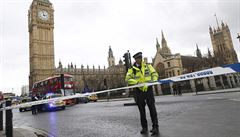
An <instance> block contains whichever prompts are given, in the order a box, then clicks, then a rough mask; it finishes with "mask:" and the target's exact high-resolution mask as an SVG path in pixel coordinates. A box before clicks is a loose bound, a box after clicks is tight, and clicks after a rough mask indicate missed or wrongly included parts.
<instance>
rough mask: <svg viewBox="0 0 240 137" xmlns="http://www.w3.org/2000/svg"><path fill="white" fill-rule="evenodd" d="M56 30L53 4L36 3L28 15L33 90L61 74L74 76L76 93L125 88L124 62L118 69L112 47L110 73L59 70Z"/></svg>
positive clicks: (46, 2) (94, 70)
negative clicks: (38, 83)
mask: <svg viewBox="0 0 240 137" xmlns="http://www.w3.org/2000/svg"><path fill="white" fill-rule="evenodd" d="M53 30H54V9H53V5H52V3H51V2H50V1H49V0H33V1H32V4H31V6H30V9H29V11H28V31H29V58H30V62H29V63H30V75H29V87H30V89H31V87H32V85H33V83H34V82H36V81H39V80H42V79H45V78H47V77H50V76H54V75H59V74H62V73H67V74H71V75H73V76H74V78H75V80H76V90H77V91H80V90H81V89H82V88H83V87H84V86H86V85H88V86H89V87H90V88H91V89H94V90H102V89H106V88H116V87H121V86H124V85H125V81H124V77H125V69H124V66H123V64H122V62H121V61H120V62H119V65H115V58H114V56H113V52H112V49H111V47H109V56H108V63H109V67H108V68H107V69H105V67H104V68H103V69H101V68H100V67H98V68H97V69H95V68H94V66H93V68H91V69H90V68H89V67H88V66H87V68H84V67H83V66H81V68H76V66H75V67H73V66H72V65H71V66H68V68H63V67H62V65H60V66H59V67H58V68H56V67H55V60H54V37H53Z"/></svg>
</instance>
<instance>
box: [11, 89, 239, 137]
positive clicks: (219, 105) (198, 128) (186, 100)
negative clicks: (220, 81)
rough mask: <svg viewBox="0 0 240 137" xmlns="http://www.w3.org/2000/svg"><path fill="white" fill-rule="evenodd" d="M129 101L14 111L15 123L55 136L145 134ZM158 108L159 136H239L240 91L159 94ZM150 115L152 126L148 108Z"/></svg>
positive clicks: (114, 136) (120, 136)
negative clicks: (179, 94) (58, 108)
mask: <svg viewBox="0 0 240 137" xmlns="http://www.w3.org/2000/svg"><path fill="white" fill-rule="evenodd" d="M129 102H130V103H131V102H133V100H125V101H112V102H96V103H88V104H78V105H75V106H72V107H67V108H66V110H63V111H56V112H44V113H39V114H38V115H36V116H33V115H31V112H23V113H20V112H18V110H14V111H13V125H14V126H15V127H23V126H27V127H33V128H37V129H41V130H44V131H47V132H49V133H51V134H52V135H54V136H56V137H142V135H141V134H140V133H139V131H140V129H141V128H140V120H139V112H138V109H137V107H136V106H123V104H124V103H129ZM156 108H157V112H158V118H159V126H160V135H159V137H239V136H240V130H239V129H240V118H239V116H240V92H234V93H222V94H210V95H198V96H194V95H183V96H158V97H156ZM147 116H148V122H149V127H151V122H150V121H151V120H150V116H149V111H148V110H147ZM147 136H148V135H147ZM149 136H150V135H149Z"/></svg>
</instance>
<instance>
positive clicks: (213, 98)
mask: <svg viewBox="0 0 240 137" xmlns="http://www.w3.org/2000/svg"><path fill="white" fill-rule="evenodd" d="M207 99H222V97H207Z"/></svg>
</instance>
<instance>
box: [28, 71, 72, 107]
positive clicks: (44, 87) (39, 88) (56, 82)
mask: <svg viewBox="0 0 240 137" xmlns="http://www.w3.org/2000/svg"><path fill="white" fill-rule="evenodd" d="M62 77H63V78H62V79H61V75H58V76H53V77H49V78H46V79H44V80H41V81H37V82H35V83H34V84H33V87H32V94H37V95H40V96H41V97H43V96H45V95H46V94H48V93H53V94H62V95H64V96H67V95H73V94H75V92H74V85H75V82H74V81H73V76H72V75H68V74H63V75H62ZM63 79H64V80H63ZM63 81H64V83H63ZM63 86H64V88H63ZM65 103H66V105H70V104H75V103H76V102H75V99H69V100H65Z"/></svg>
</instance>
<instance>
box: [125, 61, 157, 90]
mask: <svg viewBox="0 0 240 137" xmlns="http://www.w3.org/2000/svg"><path fill="white" fill-rule="evenodd" d="M157 80H158V74H157V72H156V71H155V69H154V68H153V67H152V65H150V64H146V63H145V62H144V61H142V65H141V69H139V68H138V67H136V66H133V67H132V68H130V69H128V72H127V74H126V78H125V81H126V82H127V83H128V85H136V84H139V83H147V82H155V81H157ZM139 89H140V90H142V91H143V87H139Z"/></svg>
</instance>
